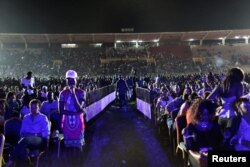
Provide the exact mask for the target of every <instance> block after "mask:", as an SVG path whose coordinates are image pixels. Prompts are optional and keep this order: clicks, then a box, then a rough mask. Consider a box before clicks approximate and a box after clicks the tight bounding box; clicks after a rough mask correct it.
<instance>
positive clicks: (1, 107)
mask: <svg viewBox="0 0 250 167" xmlns="http://www.w3.org/2000/svg"><path fill="white" fill-rule="evenodd" d="M6 107H7V104H6V101H5V99H0V115H4V113H5V111H6Z"/></svg>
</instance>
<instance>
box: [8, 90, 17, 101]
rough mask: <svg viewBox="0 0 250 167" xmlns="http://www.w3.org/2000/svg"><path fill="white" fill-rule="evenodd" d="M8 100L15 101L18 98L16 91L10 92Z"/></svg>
mask: <svg viewBox="0 0 250 167" xmlns="http://www.w3.org/2000/svg"><path fill="white" fill-rule="evenodd" d="M6 99H7V101H8V102H9V101H14V100H15V99H16V94H15V92H9V93H8V94H7V97H6Z"/></svg>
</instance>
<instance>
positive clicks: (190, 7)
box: [0, 0, 250, 33]
mask: <svg viewBox="0 0 250 167" xmlns="http://www.w3.org/2000/svg"><path fill="white" fill-rule="evenodd" d="M121 28H134V32H172V31H203V30H222V29H248V28H250V1H248V0H102V1H97V0H81V1H78V0H67V1H66V0H65V1H64V0H57V1H55V0H54V1H53V2H52V0H33V1H26V0H18V1H17V0H15V1H13V0H0V33H119V32H121Z"/></svg>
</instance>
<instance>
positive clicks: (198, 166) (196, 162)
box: [188, 150, 208, 167]
mask: <svg viewBox="0 0 250 167" xmlns="http://www.w3.org/2000/svg"><path fill="white" fill-rule="evenodd" d="M188 161H189V164H190V166H192V167H207V165H208V162H207V154H203V153H199V152H197V151H192V150H188Z"/></svg>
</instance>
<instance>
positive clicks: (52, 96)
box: [47, 91, 55, 102]
mask: <svg viewBox="0 0 250 167" xmlns="http://www.w3.org/2000/svg"><path fill="white" fill-rule="evenodd" d="M47 98H48V101H49V102H53V101H54V99H55V98H54V93H53V92H52V91H49V92H48V95H47Z"/></svg>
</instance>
